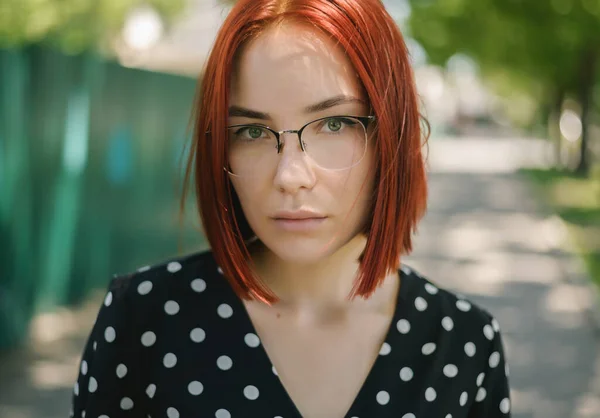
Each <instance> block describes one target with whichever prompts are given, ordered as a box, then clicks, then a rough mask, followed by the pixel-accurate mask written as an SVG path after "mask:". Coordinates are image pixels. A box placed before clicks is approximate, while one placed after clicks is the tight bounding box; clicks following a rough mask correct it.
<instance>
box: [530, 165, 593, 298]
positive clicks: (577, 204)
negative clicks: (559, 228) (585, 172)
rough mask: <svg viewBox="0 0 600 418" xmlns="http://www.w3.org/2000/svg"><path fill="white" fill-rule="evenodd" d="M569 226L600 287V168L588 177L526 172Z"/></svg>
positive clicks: (577, 248) (586, 263) (574, 241)
mask: <svg viewBox="0 0 600 418" xmlns="http://www.w3.org/2000/svg"><path fill="white" fill-rule="evenodd" d="M522 173H523V174H525V175H526V177H528V178H529V179H530V180H531V181H532V182H533V183H534V184H535V185H536V187H537V188H538V189H539V190H540V191H541V194H542V196H543V198H544V199H545V200H546V202H547V203H548V204H549V205H550V207H551V208H553V209H554V211H555V212H556V214H557V215H558V216H560V218H561V219H562V220H563V221H564V222H565V224H566V225H567V229H568V231H569V235H570V237H571V238H572V242H573V245H574V248H572V249H571V250H573V251H575V252H576V253H577V254H578V255H579V256H581V257H582V259H583V260H584V262H585V265H586V266H587V268H588V271H589V273H590V276H591V277H592V280H594V282H595V283H597V284H598V285H599V286H600V167H596V169H595V170H593V171H592V173H591V175H590V176H589V177H588V178H583V177H579V176H577V175H575V174H572V173H569V172H565V171H561V170H556V169H550V170H538V169H527V170H522Z"/></svg>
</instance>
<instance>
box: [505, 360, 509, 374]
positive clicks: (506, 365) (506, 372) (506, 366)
mask: <svg viewBox="0 0 600 418" xmlns="http://www.w3.org/2000/svg"><path fill="white" fill-rule="evenodd" d="M508 372H509V368H508V363H504V374H505V375H506V377H508V374H509V373H508Z"/></svg>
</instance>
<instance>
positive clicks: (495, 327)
mask: <svg viewBox="0 0 600 418" xmlns="http://www.w3.org/2000/svg"><path fill="white" fill-rule="evenodd" d="M492 328H494V331H496V332H500V324H499V323H498V321H497V320H496V318H492Z"/></svg>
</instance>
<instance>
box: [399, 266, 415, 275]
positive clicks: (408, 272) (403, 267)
mask: <svg viewBox="0 0 600 418" xmlns="http://www.w3.org/2000/svg"><path fill="white" fill-rule="evenodd" d="M400 270H402V273H404V274H406V275H407V276H409V275H410V274H411V273H412V270H411V269H410V268H409V267H408V266H404V265H403V266H401V267H400Z"/></svg>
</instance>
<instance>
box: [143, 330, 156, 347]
mask: <svg viewBox="0 0 600 418" xmlns="http://www.w3.org/2000/svg"><path fill="white" fill-rule="evenodd" d="M155 342H156V334H155V333H153V332H152V331H146V332H144V333H143V334H142V345H143V346H144V347H150V346H152V345H154V343H155Z"/></svg>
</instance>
